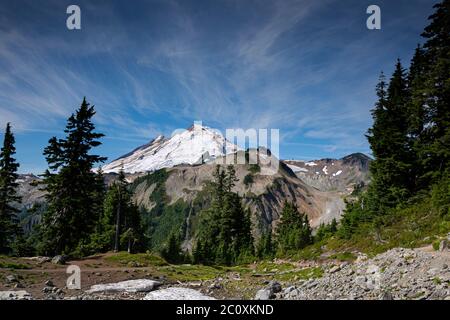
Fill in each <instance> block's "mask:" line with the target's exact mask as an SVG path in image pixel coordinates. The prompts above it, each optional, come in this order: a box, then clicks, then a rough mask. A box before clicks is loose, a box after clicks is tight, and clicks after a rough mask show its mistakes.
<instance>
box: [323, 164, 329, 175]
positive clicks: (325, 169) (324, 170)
mask: <svg viewBox="0 0 450 320" xmlns="http://www.w3.org/2000/svg"><path fill="white" fill-rule="evenodd" d="M322 171H323V173H325V174H328V169H327V166H325V167H323V168H322Z"/></svg>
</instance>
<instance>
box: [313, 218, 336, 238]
mask: <svg viewBox="0 0 450 320" xmlns="http://www.w3.org/2000/svg"><path fill="white" fill-rule="evenodd" d="M336 231H337V221H336V219H333V220H332V221H331V222H330V223H329V224H323V223H322V224H320V226H319V228H317V232H316V235H315V237H314V240H315V241H321V240H323V239H325V238H328V237H331V236H332V235H334V234H335V233H336Z"/></svg>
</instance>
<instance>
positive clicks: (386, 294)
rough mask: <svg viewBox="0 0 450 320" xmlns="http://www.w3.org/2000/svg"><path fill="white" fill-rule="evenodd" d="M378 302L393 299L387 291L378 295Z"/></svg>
mask: <svg viewBox="0 0 450 320" xmlns="http://www.w3.org/2000/svg"><path fill="white" fill-rule="evenodd" d="M380 300H394V297H393V296H392V293H390V292H389V291H384V292H383V293H382V294H381V295H380Z"/></svg>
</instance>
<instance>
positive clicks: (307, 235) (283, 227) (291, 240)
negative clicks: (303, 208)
mask: <svg viewBox="0 0 450 320" xmlns="http://www.w3.org/2000/svg"><path fill="white" fill-rule="evenodd" d="M276 231H277V236H276V241H277V244H278V250H279V252H280V253H281V254H286V253H289V252H291V251H294V250H298V249H302V248H304V247H306V246H307V245H309V244H311V243H312V230H311V227H310V225H309V221H308V217H307V216H306V214H303V213H300V212H299V211H298V209H297V207H296V206H295V204H294V203H291V202H287V201H286V202H285V203H284V205H283V209H282V211H281V216H280V222H279V224H278V226H277V230H276Z"/></svg>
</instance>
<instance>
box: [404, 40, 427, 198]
mask: <svg viewBox="0 0 450 320" xmlns="http://www.w3.org/2000/svg"><path fill="white" fill-rule="evenodd" d="M427 70H428V64H427V61H426V56H425V51H424V49H423V48H422V46H420V45H418V46H417V48H416V50H415V52H414V56H413V58H412V60H411V65H410V67H409V73H408V78H407V81H408V101H407V116H408V129H407V142H408V152H409V154H410V159H411V163H412V168H411V174H410V185H411V192H412V193H415V192H417V191H418V190H419V189H421V188H422V187H423V185H422V182H421V178H420V177H421V176H422V175H423V174H424V171H423V169H422V165H421V161H420V157H419V154H420V150H421V149H422V148H423V141H422V135H423V132H424V129H425V123H426V110H427V104H426V95H425V92H426V91H425V82H426V78H427Z"/></svg>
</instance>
